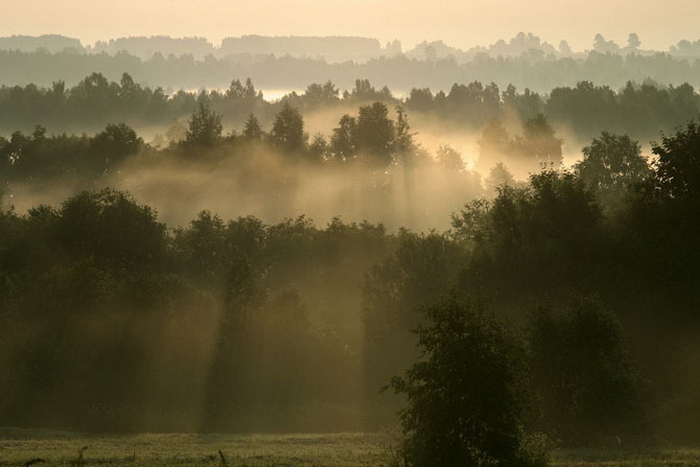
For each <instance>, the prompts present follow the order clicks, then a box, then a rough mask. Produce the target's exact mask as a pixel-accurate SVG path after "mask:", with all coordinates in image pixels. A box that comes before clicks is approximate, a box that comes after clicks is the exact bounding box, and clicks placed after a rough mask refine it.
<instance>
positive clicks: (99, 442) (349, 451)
mask: <svg viewBox="0 0 700 467" xmlns="http://www.w3.org/2000/svg"><path fill="white" fill-rule="evenodd" d="M390 442H391V437H389V436H388V435H386V434H379V433H334V434H260V435H236V434H139V435H88V434H80V433H69V432H59V431H45V430H24V429H9V428H4V429H3V428H0V467H4V466H25V465H27V462H29V461H31V460H32V459H42V462H36V463H34V464H33V465H34V466H36V467H41V466H46V467H49V466H70V467H88V466H105V467H141V466H155V467H159V466H162V467H171V466H172V467H177V466H199V467H223V465H224V464H223V463H222V459H221V458H220V456H219V454H218V452H219V451H221V452H222V453H223V454H224V457H225V460H226V465H229V466H231V467H234V466H247V467H259V466H260V467H262V466H265V467H267V466H281V467H307V466H308V467H312V466H313V467H316V466H318V467H321V466H329V467H351V466H352V467H365V466H386V465H389V462H390V454H389V453H390V449H389V446H390ZM83 446H87V449H86V450H84V453H83V459H82V461H79V460H78V453H79V450H80V449H81V448H82V447H83ZM550 465H551V466H552V467H593V466H605V467H614V466H620V467H623V466H625V467H627V466H640V467H662V466H663V467H690V466H698V467H700V449H697V448H678V447H676V448H672V447H666V448H655V449H651V448H649V449H635V450H627V449H577V450H557V451H554V452H553V453H552V456H551V462H550Z"/></svg>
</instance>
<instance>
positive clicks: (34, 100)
mask: <svg viewBox="0 0 700 467" xmlns="http://www.w3.org/2000/svg"><path fill="white" fill-rule="evenodd" d="M448 89H449V90H448V91H437V92H433V91H432V90H431V89H430V88H427V87H426V88H413V89H411V90H410V92H409V93H408V95H407V96H406V97H405V98H397V97H396V96H394V95H393V94H392V92H391V90H390V89H389V88H388V87H383V88H381V89H377V88H376V87H375V86H373V85H372V84H371V82H370V81H369V80H368V79H357V80H355V82H354V85H353V86H352V87H351V88H350V89H349V90H346V91H343V92H341V90H340V88H339V87H338V86H336V85H335V84H334V83H332V82H331V81H326V82H325V83H313V84H310V85H307V86H306V89H305V91H304V92H303V93H296V92H292V93H289V94H287V95H286V96H284V97H283V98H282V99H281V100H279V101H277V102H267V101H266V100H265V99H264V98H263V97H264V96H263V94H262V92H261V91H260V90H259V89H257V88H256V87H255V85H254V84H253V82H252V80H250V79H247V80H245V82H241V81H240V80H238V79H234V80H232V81H231V82H230V83H229V84H228V85H227V88H226V89H225V90H222V91H217V90H211V91H204V90H202V91H198V92H194V91H193V92H187V91H183V90H180V91H178V92H176V93H167V92H166V91H165V90H164V89H163V88H161V87H157V88H155V89H152V88H150V87H147V86H142V85H140V84H138V83H137V82H136V81H135V80H134V78H132V76H131V75H130V74H128V73H123V74H122V75H121V78H120V80H119V81H118V82H117V81H109V80H108V79H107V78H106V76H105V75H104V74H102V73H92V74H90V75H89V76H87V77H85V78H84V79H82V80H80V82H79V83H78V84H77V85H75V86H73V87H67V86H66V84H65V82H64V81H56V82H54V83H53V84H52V85H51V86H50V87H47V88H42V87H38V86H36V85H34V84H28V85H25V86H12V87H8V86H2V87H0V104H2V105H0V129H2V131H4V132H6V133H9V132H11V131H14V130H18V129H19V130H23V131H29V130H30V129H32V128H34V127H35V126H36V125H42V126H45V127H47V128H50V129H51V130H52V131H69V132H70V131H77V130H80V131H91V132H92V131H98V130H99V129H100V128H103V127H104V126H105V125H107V124H108V123H112V122H123V123H127V124H129V125H131V126H134V127H150V126H154V125H156V126H160V127H164V126H168V125H171V126H172V125H173V122H177V121H181V120H183V119H184V118H186V116H187V115H188V114H190V113H191V112H192V111H193V110H194V109H195V107H196V106H197V104H198V102H199V101H201V100H207V101H208V102H209V103H210V104H211V107H212V108H213V109H214V110H215V111H216V112H217V113H220V114H221V115H222V118H223V121H224V122H225V123H226V124H227V125H233V126H241V125H243V124H244V122H245V120H246V118H247V117H248V116H249V115H250V114H251V113H253V114H255V115H256V117H257V118H258V119H259V120H260V121H261V122H263V123H265V124H267V123H269V122H271V121H272V120H273V118H274V116H275V114H276V113H277V112H279V110H280V108H281V107H282V106H284V105H285V104H289V105H291V106H293V107H296V108H298V109H300V111H301V112H302V113H303V114H304V115H307V114H309V113H311V112H314V111H318V110H320V109H333V108H343V107H346V106H347V104H351V105H357V104H360V103H371V102H373V101H381V102H383V103H385V104H386V105H389V106H392V107H393V106H397V105H400V106H402V107H404V108H405V109H406V110H408V111H410V112H411V113H413V114H415V115H418V116H426V117H433V118H437V119H439V120H440V121H441V122H443V123H444V124H446V125H449V126H450V127H453V128H456V129H459V130H464V131H481V130H482V129H483V128H484V126H485V125H486V124H487V123H489V122H490V121H491V120H493V119H500V120H506V119H512V118H513V117H515V118H518V119H520V120H522V121H524V120H526V119H529V118H533V117H535V116H536V115H537V114H540V113H541V114H543V115H545V116H547V117H548V118H549V120H550V121H551V122H552V123H553V124H554V125H555V126H557V127H562V128H567V129H569V131H571V132H572V133H573V134H574V135H575V136H576V137H578V138H580V139H581V140H584V141H585V140H586V139H590V138H592V137H593V136H595V135H597V134H599V133H600V132H601V131H612V132H617V133H625V134H629V135H630V136H631V137H633V138H638V139H650V138H653V137H655V136H656V135H657V134H658V133H659V131H662V130H664V131H669V130H671V129H673V128H675V127H676V126H678V125H681V124H683V123H684V122H685V121H687V120H688V119H689V118H693V117H695V116H696V115H697V114H698V112H700V97H698V94H697V92H696V91H695V88H694V87H693V86H691V85H690V84H688V83H684V84H681V85H678V86H662V85H659V84H657V83H654V82H650V81H645V82H642V83H641V84H639V83H634V82H627V84H626V85H625V86H624V87H623V88H622V89H620V90H619V91H615V90H614V89H613V88H611V87H610V86H607V85H595V84H593V82H591V81H580V82H578V83H577V84H576V85H575V86H572V87H569V86H564V87H555V88H553V89H552V90H551V91H550V92H549V93H548V94H545V95H542V94H539V93H536V92H533V91H531V90H530V89H528V88H525V89H524V90H523V91H522V92H519V91H518V90H517V88H516V87H515V86H514V85H512V84H511V85H508V86H507V87H506V88H505V89H503V90H501V89H500V88H499V87H498V85H496V84H495V83H493V82H492V83H490V84H488V85H485V84H482V83H481V82H479V81H472V82H470V83H469V84H458V83H454V84H451V85H449V86H448ZM175 126H177V124H175Z"/></svg>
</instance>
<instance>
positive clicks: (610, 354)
mask: <svg viewBox="0 0 700 467" xmlns="http://www.w3.org/2000/svg"><path fill="white" fill-rule="evenodd" d="M529 342H530V347H531V353H532V357H531V358H532V372H533V378H534V383H535V388H536V390H537V391H538V392H539V394H540V396H541V401H542V406H543V412H544V414H543V415H544V417H543V422H544V426H545V428H546V429H547V430H548V431H550V432H551V433H552V434H553V435H554V436H555V437H558V438H560V439H561V441H562V442H563V443H565V444H566V445H569V446H570V445H578V446H581V445H586V444H595V443H601V442H602V443H606V442H607V443H610V442H614V440H615V439H618V440H619V439H620V438H624V439H625V440H626V441H628V440H629V438H630V437H632V438H634V437H639V436H641V435H644V434H645V430H647V426H646V423H645V422H646V420H645V419H644V413H643V407H642V402H641V400H642V388H643V383H642V381H641V379H640V376H639V373H638V370H637V369H636V367H635V366H634V365H633V364H632V363H631V361H630V357H629V356H628V354H627V353H626V351H625V350H624V349H623V342H622V338H621V330H620V325H619V323H618V321H617V319H616V318H615V316H614V315H613V314H612V313H611V312H610V311H609V310H607V309H605V308H604V307H603V305H602V304H601V303H600V301H599V300H597V299H596V298H590V297H582V298H578V299H575V300H573V301H572V302H571V303H570V305H569V306H568V308H567V309H566V311H564V312H562V313H555V312H554V311H553V310H552V308H551V307H549V306H539V307H537V308H536V309H534V311H533V312H532V313H531V315H530V322H529Z"/></svg>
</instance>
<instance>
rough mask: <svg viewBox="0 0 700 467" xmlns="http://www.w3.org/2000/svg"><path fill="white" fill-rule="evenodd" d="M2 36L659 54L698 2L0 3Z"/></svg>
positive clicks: (690, 25)
mask: <svg viewBox="0 0 700 467" xmlns="http://www.w3.org/2000/svg"><path fill="white" fill-rule="evenodd" d="M0 5H3V6H2V8H1V9H0V11H2V12H3V15H2V16H3V26H2V28H0V35H2V36H6V35H12V34H28V35H39V34H47V33H56V34H63V35H67V36H71V37H77V38H79V39H81V40H82V41H83V43H84V44H92V43H94V42H95V41H96V40H100V39H102V40H104V39H110V38H116V37H123V36H129V35H156V34H167V35H171V36H174V37H182V36H204V37H206V38H208V39H209V40H210V41H212V42H214V43H215V44H217V43H218V42H219V41H220V40H221V39H222V38H223V37H227V36H240V35H243V34H263V35H358V36H368V37H376V38H377V39H379V40H380V41H382V43H384V42H386V41H389V40H393V39H400V40H401V41H402V42H403V44H404V49H407V48H409V47H412V46H413V45H414V44H415V43H417V42H420V41H422V40H424V39H427V40H429V41H430V40H437V39H443V40H444V41H445V42H446V43H448V44H450V45H454V46H457V47H460V48H469V47H471V46H474V45H488V44H491V43H493V42H495V41H496V40H497V39H501V38H502V39H509V38H511V37H512V36H514V35H515V34H516V33H518V32H519V31H523V32H532V33H534V34H536V35H538V36H540V37H541V38H542V40H545V41H547V42H549V43H551V44H553V45H554V46H557V45H558V44H559V41H560V40H562V39H566V40H568V41H569V44H570V45H571V46H572V48H574V50H581V49H584V48H590V47H591V44H592V43H593V37H594V35H595V34H596V33H601V34H603V36H604V37H605V38H606V39H613V40H615V41H616V42H618V43H620V44H624V43H625V42H626V40H627V36H628V34H629V33H630V32H636V33H637V34H639V37H640V38H641V41H642V48H653V49H657V50H666V49H667V48H668V47H669V46H670V45H673V44H675V43H677V42H678V41H679V40H681V39H689V40H698V39H700V0H634V1H632V0H529V1H527V0H525V1H523V0H517V1H516V0H479V1H468V0H461V1H458V0H431V1H426V0H384V1H381V0H374V1H372V0H346V1H339V0H187V1H186V0H108V1H99V0H89V1H86V0H29V1H18V0H0Z"/></svg>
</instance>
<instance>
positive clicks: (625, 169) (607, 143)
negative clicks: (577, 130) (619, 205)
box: [575, 132, 650, 207]
mask: <svg viewBox="0 0 700 467" xmlns="http://www.w3.org/2000/svg"><path fill="white" fill-rule="evenodd" d="M581 152H582V153H583V160H581V162H579V163H578V164H576V166H575V171H576V173H577V174H578V176H580V177H581V179H583V181H584V182H586V183H587V184H588V185H589V186H590V187H591V188H593V189H594V190H595V191H596V194H597V195H598V196H599V198H600V200H601V203H603V204H604V205H606V206H608V207H610V206H614V204H615V202H616V201H617V202H619V201H620V200H621V199H622V198H623V197H624V195H625V193H627V192H629V191H630V190H632V189H634V187H635V186H636V185H638V184H640V183H642V182H643V181H645V180H646V179H647V178H648V177H649V174H650V172H649V167H648V165H647V162H646V160H645V159H644V157H642V155H641V149H640V147H639V143H637V142H636V141H632V140H631V139H630V138H629V136H627V135H612V134H610V133H608V132H603V133H602V134H601V135H600V136H599V137H598V138H594V139H593V140H592V141H591V143H590V144H589V145H588V146H585V147H584V148H583V149H582V150H581Z"/></svg>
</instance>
